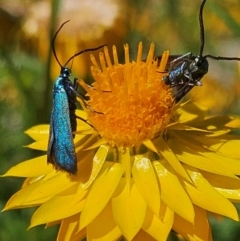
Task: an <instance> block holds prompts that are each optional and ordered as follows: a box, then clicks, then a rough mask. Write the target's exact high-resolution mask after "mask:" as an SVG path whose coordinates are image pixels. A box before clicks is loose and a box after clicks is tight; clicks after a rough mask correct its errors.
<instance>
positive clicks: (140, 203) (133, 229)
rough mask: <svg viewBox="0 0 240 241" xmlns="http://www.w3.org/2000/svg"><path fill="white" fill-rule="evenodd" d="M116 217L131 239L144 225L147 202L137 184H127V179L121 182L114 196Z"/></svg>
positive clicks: (125, 233)
mask: <svg viewBox="0 0 240 241" xmlns="http://www.w3.org/2000/svg"><path fill="white" fill-rule="evenodd" d="M112 209H113V216H114V219H115V221H116V223H117V225H118V227H119V228H120V230H121V231H122V234H123V236H124V237H126V239H127V240H131V239H132V238H133V237H134V236H135V235H136V234H137V232H138V231H139V230H140V228H141V227H142V224H143V221H144V218H145V214H146V203H145V202H144V200H143V198H142V197H141V195H140V194H139V192H138V190H137V188H136V186H135V184H132V183H131V184H130V186H129V185H126V180H122V181H121V182H120V183H119V186H118V189H117V190H116V192H115V193H114V196H113V198H112Z"/></svg>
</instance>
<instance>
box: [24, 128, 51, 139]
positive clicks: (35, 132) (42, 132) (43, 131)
mask: <svg viewBox="0 0 240 241" xmlns="http://www.w3.org/2000/svg"><path fill="white" fill-rule="evenodd" d="M25 133H26V134H27V135H29V136H30V137H31V138H32V139H33V140H35V141H40V140H45V139H47V140H48V136H49V125H37V126H33V127H31V128H30V129H28V130H26V131H25Z"/></svg>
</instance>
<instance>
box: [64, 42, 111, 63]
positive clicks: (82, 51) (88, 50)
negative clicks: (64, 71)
mask: <svg viewBox="0 0 240 241" xmlns="http://www.w3.org/2000/svg"><path fill="white" fill-rule="evenodd" d="M104 46H107V45H106V44H104V45H101V46H99V47H96V48H91V49H84V50H81V51H77V52H76V53H75V54H74V55H73V56H72V57H70V58H69V59H68V61H67V62H66V63H65V64H64V66H66V65H67V64H68V63H69V62H70V61H71V60H72V59H74V58H75V57H76V56H78V55H80V54H83V53H86V52H90V51H95V50H98V49H100V48H102V47H104Z"/></svg>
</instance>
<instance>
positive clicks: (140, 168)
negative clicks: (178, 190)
mask: <svg viewBox="0 0 240 241" xmlns="http://www.w3.org/2000/svg"><path fill="white" fill-rule="evenodd" d="M132 176H133V180H134V182H135V185H136V187H137V189H138V191H139V193H140V194H141V196H142V197H143V199H144V201H145V202H146V203H147V206H148V207H149V208H150V209H151V210H152V212H153V213H155V214H156V215H157V216H158V215H159V210H160V193H159V186H158V181H157V178H156V174H155V172H154V169H153V167H152V164H151V161H150V160H149V159H148V158H147V157H145V156H144V155H136V156H134V163H133V168H132Z"/></svg>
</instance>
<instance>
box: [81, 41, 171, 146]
mask: <svg viewBox="0 0 240 241" xmlns="http://www.w3.org/2000/svg"><path fill="white" fill-rule="evenodd" d="M124 50H125V64H119V63H118V56H117V51H116V47H115V46H113V63H112V61H111V59H110V56H109V52H108V49H107V47H104V53H100V64H101V68H100V67H99V65H98V64H97V61H96V59H95V58H94V56H93V55H91V61H92V63H93V66H92V68H91V71H92V75H93V77H94V79H95V82H94V83H93V84H92V86H88V85H87V84H85V83H84V82H83V81H80V83H81V85H82V86H83V87H84V88H85V90H86V91H87V92H88V95H89V97H90V100H89V101H88V105H89V109H86V111H87V112H88V119H89V122H90V123H91V124H92V125H93V126H94V128H95V129H96V130H97V131H98V133H99V134H100V135H101V136H102V138H105V139H106V140H108V141H109V142H110V143H112V144H114V145H117V146H128V147H130V146H133V145H136V144H140V143H142V142H143V141H145V140H148V139H153V138H154V137H155V136H156V135H159V133H161V132H162V131H163V130H164V128H165V127H166V125H167V124H168V123H169V120H170V117H171V114H172V109H173V108H172V107H173V103H174V100H173V97H172V91H171V89H170V87H169V86H167V85H165V83H164V82H163V81H162V77H163V75H164V69H165V66H166V63H167V59H168V55H169V52H168V51H165V52H164V53H163V56H162V60H161V62H160V63H159V64H158V61H157V60H156V59H154V44H151V46H150V50H149V53H148V57H147V60H146V61H142V43H140V44H139V46H138V53H137V59H136V62H134V61H132V62H130V60H129V48H128V45H127V44H126V45H125V46H124Z"/></svg>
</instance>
